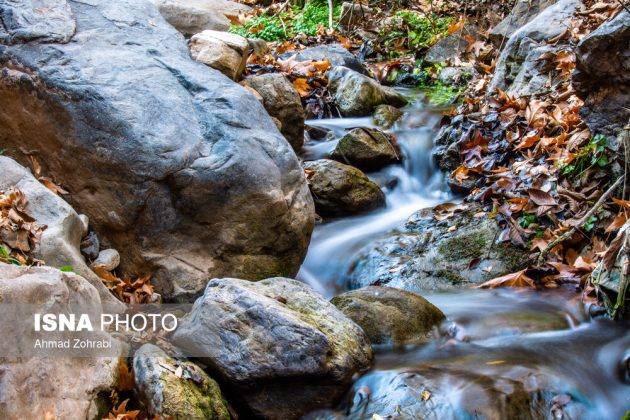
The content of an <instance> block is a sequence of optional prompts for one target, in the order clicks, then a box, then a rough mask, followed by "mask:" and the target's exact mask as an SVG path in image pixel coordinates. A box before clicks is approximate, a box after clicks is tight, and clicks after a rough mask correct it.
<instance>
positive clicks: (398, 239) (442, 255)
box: [350, 205, 527, 293]
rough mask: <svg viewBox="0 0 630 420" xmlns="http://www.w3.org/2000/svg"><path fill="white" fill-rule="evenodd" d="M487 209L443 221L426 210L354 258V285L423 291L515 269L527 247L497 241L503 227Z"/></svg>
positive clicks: (473, 209) (474, 209) (467, 284)
mask: <svg viewBox="0 0 630 420" xmlns="http://www.w3.org/2000/svg"><path fill="white" fill-rule="evenodd" d="M480 211H481V208H479V207H476V206H473V205H471V208H470V209H469V210H466V211H464V212H462V213H455V214H454V216H453V217H451V218H449V219H446V220H443V221H441V222H439V221H437V220H436V219H435V218H434V217H433V211H432V209H424V210H420V211H419V212H418V213H416V214H414V215H413V216H411V218H410V219H409V220H408V221H407V223H406V224H405V226H404V227H403V228H402V229H400V230H399V231H397V232H393V233H391V234H390V235H389V236H388V237H386V238H384V239H382V240H379V241H376V242H375V243H373V244H370V245H368V246H367V247H366V248H365V249H364V250H363V251H362V252H361V253H360V254H359V256H358V257H357V259H356V261H355V262H354V263H353V269H352V272H351V274H350V283H351V286H352V287H353V288H359V287H364V286H368V285H371V284H378V285H383V286H389V287H396V288H399V289H403V290H409V291H412V292H417V293H422V292H426V291H438V290H439V291H442V290H453V289H461V288H466V287H470V286H474V285H477V284H480V283H483V282H485V281H487V280H490V279H492V278H494V277H499V276H502V275H505V274H509V273H513V272H515V271H518V270H519V269H520V268H521V265H523V264H524V262H525V261H526V258H525V256H526V255H527V251H526V250H524V249H520V248H518V247H515V246H514V245H511V244H509V243H500V244H497V243H495V241H496V240H497V238H498V237H499V233H500V229H499V227H498V226H497V223H496V221H495V220H494V219H490V218H489V217H488V216H487V215H483V216H480V217H475V216H474V215H475V214H476V213H478V212H480Z"/></svg>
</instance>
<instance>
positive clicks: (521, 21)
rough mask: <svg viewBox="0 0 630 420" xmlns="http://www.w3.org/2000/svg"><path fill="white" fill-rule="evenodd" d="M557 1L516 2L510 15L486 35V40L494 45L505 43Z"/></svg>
mask: <svg viewBox="0 0 630 420" xmlns="http://www.w3.org/2000/svg"><path fill="white" fill-rule="evenodd" d="M557 1H558V0H517V1H516V4H514V7H513V8H512V10H511V11H510V13H509V14H508V15H507V16H506V17H505V18H504V19H503V20H502V21H501V22H499V23H498V24H497V25H496V26H495V27H494V28H492V30H491V31H490V33H489V34H488V39H489V40H490V41H491V42H492V43H494V44H495V45H500V44H501V43H503V42H504V41H507V39H508V38H510V36H511V35H512V34H513V33H514V32H516V31H517V30H518V29H519V28H520V27H522V26H524V25H526V24H527V23H528V22H529V21H530V20H532V19H533V18H534V17H535V16H536V15H537V14H539V13H540V12H541V11H543V10H544V9H546V8H547V7H549V6H551V5H553V4H554V3H556V2H557Z"/></svg>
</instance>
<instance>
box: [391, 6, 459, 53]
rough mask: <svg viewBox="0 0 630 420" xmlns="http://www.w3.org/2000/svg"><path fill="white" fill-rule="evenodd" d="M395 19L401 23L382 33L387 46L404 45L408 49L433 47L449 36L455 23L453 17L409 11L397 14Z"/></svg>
mask: <svg viewBox="0 0 630 420" xmlns="http://www.w3.org/2000/svg"><path fill="white" fill-rule="evenodd" d="M394 18H395V19H396V20H397V21H398V22H400V23H399V24H398V25H397V26H395V27H393V28H388V29H387V30H386V32H385V31H384V32H383V33H381V36H383V37H385V45H386V46H388V47H389V46H392V45H400V44H403V45H404V46H406V47H407V48H408V49H418V48H426V47H429V46H431V45H433V44H434V43H435V42H436V41H437V40H438V39H439V38H441V37H443V36H445V35H447V34H448V27H449V25H450V24H451V22H452V21H453V18H452V17H437V16H436V15H433V14H429V15H425V14H421V13H418V12H413V11H408V10H405V11H400V12H397V13H396V14H395V15H394Z"/></svg>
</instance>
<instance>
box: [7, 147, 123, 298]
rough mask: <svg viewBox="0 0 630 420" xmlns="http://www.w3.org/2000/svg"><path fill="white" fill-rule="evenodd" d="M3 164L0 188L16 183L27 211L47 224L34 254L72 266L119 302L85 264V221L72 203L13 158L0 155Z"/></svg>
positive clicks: (104, 294)
mask: <svg viewBox="0 0 630 420" xmlns="http://www.w3.org/2000/svg"><path fill="white" fill-rule="evenodd" d="M0 168H2V171H1V172H0V190H1V191H6V190H7V189H9V188H11V187H16V188H18V189H19V190H20V191H22V192H23V193H24V194H25V195H26V198H27V200H28V201H29V204H28V207H27V211H28V214H29V215H30V216H32V217H34V218H35V219H36V220H37V222H38V223H40V224H44V225H46V226H47V228H46V230H44V232H43V234H42V236H41V238H40V243H39V247H38V248H36V249H35V250H34V251H32V253H31V255H32V256H33V257H34V258H37V259H40V260H43V261H44V262H45V263H46V264H47V265H49V266H51V267H67V266H70V267H72V270H73V271H74V272H75V273H77V274H79V275H81V276H83V277H84V278H85V279H86V280H87V281H89V282H90V284H92V286H94V287H95V288H96V290H98V292H99V295H100V297H101V300H102V301H103V303H109V304H113V305H118V304H120V302H119V301H118V300H116V298H115V297H114V295H112V294H111V293H110V291H109V290H108V289H107V287H105V285H104V284H103V282H102V281H101V279H100V278H99V277H98V276H96V274H94V273H93V272H92V270H90V268H89V267H88V266H87V265H86V264H85V261H84V259H83V256H82V255H81V251H80V246H81V245H80V244H81V239H82V238H83V231H84V229H85V225H84V223H83V220H81V218H80V217H79V215H78V214H77V213H76V212H75V211H74V210H73V209H72V207H70V205H69V204H68V203H66V202H65V201H64V200H63V199H61V198H60V197H59V196H57V195H56V194H54V193H53V192H52V191H50V190H49V189H48V188H46V187H45V186H44V185H42V184H41V183H40V182H39V181H37V180H36V179H35V178H34V177H33V175H32V174H31V172H30V171H29V170H28V169H26V168H24V167H23V166H21V165H19V164H18V163H17V162H15V161H14V160H13V159H10V158H8V157H5V156H0ZM97 253H98V250H97Z"/></svg>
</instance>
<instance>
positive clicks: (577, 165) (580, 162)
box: [560, 134, 608, 177]
mask: <svg viewBox="0 0 630 420" xmlns="http://www.w3.org/2000/svg"><path fill="white" fill-rule="evenodd" d="M607 147H608V138H607V137H606V136H604V135H602V134H598V135H596V136H595V137H593V138H592V139H591V140H590V141H589V142H588V144H587V145H586V146H584V147H583V148H582V149H581V150H580V151H579V152H578V154H577V156H576V158H575V159H574V160H573V162H571V164H569V165H561V166H560V169H561V171H562V174H563V175H565V176H568V177H575V176H577V175H581V174H582V173H583V172H584V171H585V170H587V169H589V168H591V167H593V166H595V165H597V166H599V167H604V166H606V165H608V156H607V155H606V148H607Z"/></svg>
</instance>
